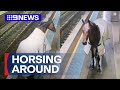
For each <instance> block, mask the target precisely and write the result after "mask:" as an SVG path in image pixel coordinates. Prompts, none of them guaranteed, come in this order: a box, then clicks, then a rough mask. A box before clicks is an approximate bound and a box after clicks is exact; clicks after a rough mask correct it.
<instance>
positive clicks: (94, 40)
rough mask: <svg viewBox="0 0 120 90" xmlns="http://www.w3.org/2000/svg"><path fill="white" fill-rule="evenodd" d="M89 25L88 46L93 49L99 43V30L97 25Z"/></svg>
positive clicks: (91, 23)
mask: <svg viewBox="0 0 120 90" xmlns="http://www.w3.org/2000/svg"><path fill="white" fill-rule="evenodd" d="M89 25H90V30H89V32H88V33H89V35H88V37H89V41H90V44H91V45H92V46H93V47H97V46H98V44H99V41H100V38H101V37H100V29H99V27H98V25H96V24H95V23H93V22H90V23H89Z"/></svg>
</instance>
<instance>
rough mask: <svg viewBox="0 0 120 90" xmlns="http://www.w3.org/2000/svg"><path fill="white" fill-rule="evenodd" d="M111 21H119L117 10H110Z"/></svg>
mask: <svg viewBox="0 0 120 90" xmlns="http://www.w3.org/2000/svg"><path fill="white" fill-rule="evenodd" d="M111 22H119V11H112V14H111Z"/></svg>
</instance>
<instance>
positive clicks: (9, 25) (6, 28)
mask: <svg viewBox="0 0 120 90" xmlns="http://www.w3.org/2000/svg"><path fill="white" fill-rule="evenodd" d="M31 12H32V11H25V12H21V13H23V14H27V13H31ZM17 24H19V22H6V23H5V24H4V25H3V26H1V27H0V38H2V37H3V35H5V33H6V32H7V31H10V30H11V29H12V28H13V27H16V25H17Z"/></svg>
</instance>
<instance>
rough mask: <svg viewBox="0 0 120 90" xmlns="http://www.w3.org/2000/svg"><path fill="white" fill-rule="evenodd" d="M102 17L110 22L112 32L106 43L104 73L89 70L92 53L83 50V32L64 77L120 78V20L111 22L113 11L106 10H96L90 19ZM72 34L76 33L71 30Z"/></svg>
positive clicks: (110, 31)
mask: <svg viewBox="0 0 120 90" xmlns="http://www.w3.org/2000/svg"><path fill="white" fill-rule="evenodd" d="M103 13H104V14H103ZM85 14H86V13H85ZM101 17H103V18H104V19H105V20H106V21H107V22H108V24H109V33H110V39H109V40H107V41H106V43H105V49H106V53H105V55H104V56H103V59H102V61H103V62H102V64H103V72H102V74H100V73H98V72H96V71H95V70H93V71H90V70H89V68H88V67H89V64H90V61H91V53H89V54H88V55H86V54H85V52H84V50H83V48H84V46H83V45H82V34H81V36H80V37H79V40H78V41H77V42H76V43H77V44H76V46H75V48H74V50H73V53H72V55H71V57H70V58H69V60H68V63H67V65H66V68H65V71H64V73H63V76H62V79H119V78H120V71H119V68H120V22H119V21H117V22H111V19H112V18H113V15H112V12H111V11H105V12H103V11H100V12H98V11H95V12H93V13H92V14H91V16H90V18H89V19H90V20H91V21H94V20H96V19H97V18H101ZM80 22H81V21H80ZM76 26H77V25H76ZM74 29H75V28H74ZM70 35H74V34H72V32H71V34H70ZM70 35H69V37H70ZM76 35H77V34H76ZM69 37H68V38H69ZM71 37H72V36H71ZM66 42H67V40H66ZM64 44H65V43H64ZM71 46H72V45H71ZM66 47H67V48H68V47H70V46H66ZM71 48H73V47H71ZM65 49H66V48H65ZM68 51H69V50H68ZM68 53H69V52H68ZM65 59H66V58H65ZM67 59H68V58H67Z"/></svg>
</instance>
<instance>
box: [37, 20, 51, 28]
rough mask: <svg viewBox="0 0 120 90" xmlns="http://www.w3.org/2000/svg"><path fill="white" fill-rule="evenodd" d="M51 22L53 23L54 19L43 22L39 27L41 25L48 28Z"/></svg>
mask: <svg viewBox="0 0 120 90" xmlns="http://www.w3.org/2000/svg"><path fill="white" fill-rule="evenodd" d="M51 23H52V20H48V21H47V22H41V23H40V26H38V28H39V27H44V28H48V27H49V25H50V24H51Z"/></svg>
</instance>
